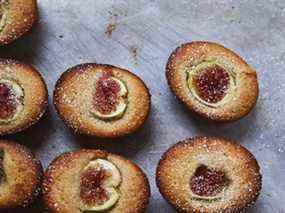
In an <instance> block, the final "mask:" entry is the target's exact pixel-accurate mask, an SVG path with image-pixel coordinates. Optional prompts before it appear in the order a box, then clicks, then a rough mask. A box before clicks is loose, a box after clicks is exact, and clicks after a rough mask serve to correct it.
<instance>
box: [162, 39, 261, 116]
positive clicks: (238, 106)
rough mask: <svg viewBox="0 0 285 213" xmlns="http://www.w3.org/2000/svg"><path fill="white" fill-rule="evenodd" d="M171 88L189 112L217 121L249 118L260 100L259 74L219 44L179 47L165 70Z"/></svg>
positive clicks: (208, 43) (190, 44)
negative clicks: (258, 99) (248, 115)
mask: <svg viewBox="0 0 285 213" xmlns="http://www.w3.org/2000/svg"><path fill="white" fill-rule="evenodd" d="M166 77H167V80H168V84H169V86H170V88H171V90H172V91H173V93H174V94H175V96H176V97H177V98H178V99H179V100H180V101H181V102H182V103H184V104H185V105H186V106H187V108H188V109H189V110H190V111H193V112H196V113H198V114H199V115H201V116H202V117H204V118H207V119H210V120H215V121H235V120H238V119H240V118H242V117H244V116H246V115H247V114H248V113H249V112H250V111H251V109H252V108H253V107H254V105H255V103H256V101H257V98H258V81H257V74H256V72H255V71H254V70H253V69H252V68H251V67H250V66H249V65H248V64H247V63H246V62H245V61H244V60H243V59H242V58H241V57H239V56H238V55H237V54H236V53H234V52H233V51H231V50H229V49H227V48H225V47H223V46H221V45H219V44H216V43H211V42H205V41H196V42H191V43H186V44H183V45H181V46H180V47H178V48H177V49H176V50H175V51H174V52H173V53H172V54H171V56H170V58H169V60H168V63H167V66H166Z"/></svg>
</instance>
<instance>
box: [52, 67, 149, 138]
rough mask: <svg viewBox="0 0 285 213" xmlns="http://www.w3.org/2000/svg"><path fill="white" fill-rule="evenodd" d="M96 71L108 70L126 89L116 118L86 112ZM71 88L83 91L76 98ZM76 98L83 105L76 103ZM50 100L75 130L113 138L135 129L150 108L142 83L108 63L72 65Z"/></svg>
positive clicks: (57, 84)
mask: <svg viewBox="0 0 285 213" xmlns="http://www.w3.org/2000/svg"><path fill="white" fill-rule="evenodd" d="M98 70H105V71H111V72H112V74H113V75H114V76H115V77H118V78H120V79H121V80H123V81H124V83H125V84H126V85H127V87H128V89H129V94H128V101H129V103H128V107H127V110H126V112H125V114H124V116H123V117H122V118H120V119H118V120H115V121H111V122H110V121H102V120H100V119H96V118H94V116H92V115H90V108H91V107H90V104H91V103H92V93H93V91H92V88H93V81H94V79H93V78H94V75H95V74H96V73H97V72H98ZM79 79H80V80H79ZM74 85H76V86H75V87H74ZM77 87H78V88H80V89H78V88H77ZM71 88H72V89H73V90H75V91H78V93H79V92H80V93H81V92H82V91H84V92H85V93H84V95H82V94H81V95H80V96H81V97H79V95H74V94H71ZM130 88H131V89H130ZM65 99H67V100H65ZM70 99H72V100H75V101H74V105H75V106H71V104H70V103H69V101H70ZM78 100H81V103H83V104H78V102H79V101H78ZM53 102H54V105H55V108H56V110H57V112H58V114H59V116H60V118H61V119H62V120H63V121H64V122H65V124H66V125H67V126H69V127H70V128H72V129H73V130H74V131H75V132H77V133H80V134H86V135H91V136H97V137H102V138H116V137H121V136H125V135H128V134H131V133H133V132H135V131H137V130H138V129H139V128H140V127H141V126H142V125H143V124H144V123H145V121H146V119H147V118H148V115H149V112H150V108H151V95H150V92H149V90H148V88H147V86H146V85H145V83H144V82H143V81H142V80H141V79H140V78H139V77H138V76H136V75H135V74H133V73H131V72H130V71H128V70H125V69H122V68H119V67H115V66H112V65H106V64H95V63H87V64H80V65H77V66H75V67H72V68H70V69H68V70H67V71H66V72H64V73H63V74H62V75H61V77H60V78H59V80H58V81H57V83H56V86H55V90H54V98H53ZM79 105H80V106H79Z"/></svg>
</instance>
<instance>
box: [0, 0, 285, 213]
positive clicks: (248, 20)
mask: <svg viewBox="0 0 285 213" xmlns="http://www.w3.org/2000/svg"><path fill="white" fill-rule="evenodd" d="M39 10H40V21H39V23H38V24H37V26H36V27H35V28H34V29H33V30H32V32H31V33H30V34H29V35H27V36H25V37H24V38H22V39H20V40H18V41H17V42H16V43H14V44H12V45H10V46H9V47H7V48H2V49H0V55H1V56H5V57H8V56H11V57H16V58H18V59H20V60H22V61H25V62H28V63H31V64H33V65H35V66H36V67H37V68H38V69H39V70H40V71H41V72H42V74H43V76H44V78H45V80H46V82H47V84H48V89H49V94H50V99H49V102H50V106H49V111H48V114H47V115H46V116H45V118H44V119H43V120H41V122H40V123H39V124H37V125H36V126H35V127H33V128H31V129H29V130H27V131H25V132H24V133H21V134H18V135H16V136H10V137H9V138H12V139H17V140H18V141H22V142H23V143H24V144H26V145H27V146H29V147H30V148H32V149H33V151H34V152H35V153H36V155H37V156H38V157H39V158H40V159H41V161H42V163H43V165H44V167H46V166H47V165H48V164H49V162H50V161H51V160H52V159H53V158H54V157H56V156H58V155H59V154H61V153H63V152H66V151H70V150H75V149H79V148H82V147H94V148H104V149H106V150H108V151H111V152H114V153H118V154H121V155H123V156H125V157H127V158H130V159H132V160H134V161H135V162H136V163H138V164H139V165H140V166H141V167H142V168H143V169H144V171H145V172H146V173H147V175H148V177H149V180H150V183H151V189H152V197H151V200H150V205H149V208H148V211H147V212H152V213H156V212H159V213H160V212H161V213H170V212H174V210H172V208H171V207H170V206H169V205H168V204H167V203H166V202H165V201H164V200H163V199H162V197H161V195H160V194H159V192H158V190H157V188H156V185H155V168H156V165H157V162H158V160H159V158H160V156H161V154H162V153H163V152H164V151H165V150H166V149H167V148H168V147H169V146H171V145H172V144H174V143H176V142H177V141H179V140H181V139H184V138H187V137H191V136H196V135H216V136H226V137H230V138H232V139H235V140H236V141H238V143H240V144H242V145H244V146H245V147H247V148H248V149H250V150H251V151H252V152H253V153H254V155H255V156H256V157H257V159H258V161H259V163H260V166H261V169H262V173H263V189H262V193H261V195H260V198H259V200H258V202H257V204H256V205H255V207H253V208H252V209H251V210H250V211H249V212H252V213H284V212H285V202H284V199H285V181H284V180H285V153H284V150H285V134H284V130H285V121H284V118H285V117H284V115H285V107H284V105H285V99H284V96H285V90H284V87H285V86H284V85H285V84H284V82H285V74H284V68H285V1H281V0H279V1H278V0H262V1H261V0H248V1H245V0H240V1H236V0H231V1H230V0H221V1H211V0H192V1H190V0H180V1H179V0H177V1H174V0H84V1H75V0H74V1H72V0H39ZM106 31H107V32H106ZM192 40H210V41H216V42H219V43H221V44H223V45H225V46H227V47H229V48H231V49H233V50H235V51H236V52H237V53H239V54H240V55H241V56H242V57H243V58H244V59H246V60H247V61H248V62H249V63H250V64H251V65H252V66H253V67H254V68H255V69H256V70H257V72H258V76H259V82H260V97H259V100H258V103H257V106H256V107H255V109H254V110H253V112H252V113H251V114H250V115H249V116H247V117H246V118H244V119H242V120H240V121H238V122H235V123H230V124H214V123H209V122H206V121H203V120H201V119H200V118H198V117H196V116H193V115H191V114H189V113H188V112H187V110H186V109H185V108H184V107H183V106H181V104H179V103H178V101H177V100H175V98H174V97H173V95H172V94H171V93H170V91H169V89H168V86H167V83H166V79H165V75H164V67H165V63H166V61H167V58H168V56H169V54H170V53H171V51H172V50H173V49H174V48H175V47H176V46H178V45H179V44H181V43H183V42H187V41H192ZM84 62H98V63H108V64H113V65H117V66H121V67H123V68H127V69H129V70H132V71H133V72H135V73H136V74H137V75H139V76H140V77H141V78H142V79H143V80H144V81H145V82H146V84H147V85H148V86H149V88H150V90H151V93H152V112H151V115H150V117H149V120H148V121H147V123H146V125H145V126H144V127H143V128H142V129H141V130H140V131H139V132H138V133H136V134H134V135H132V136H129V137H126V138H123V139H119V140H113V141H107V140H100V139H96V138H89V137H84V136H76V135H74V134H72V132H71V131H69V130H68V129H67V128H66V127H65V125H64V124H63V123H62V122H61V121H60V119H59V118H58V116H57V114H56V113H55V111H54V107H53V105H52V92H53V88H54V85H55V82H56V80H57V78H58V77H59V76H60V74H61V73H62V72H63V71H64V70H66V69H67V68H69V67H71V66H73V65H76V64H79V63H84ZM29 212H31V211H29ZM35 212H42V210H41V207H39V208H38V209H37V210H35Z"/></svg>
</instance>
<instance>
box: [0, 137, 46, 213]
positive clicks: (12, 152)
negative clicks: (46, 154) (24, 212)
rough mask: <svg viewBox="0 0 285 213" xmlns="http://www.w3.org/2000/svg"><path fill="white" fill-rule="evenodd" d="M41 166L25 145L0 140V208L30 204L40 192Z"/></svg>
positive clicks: (5, 208) (12, 207)
mask: <svg viewBox="0 0 285 213" xmlns="http://www.w3.org/2000/svg"><path fill="white" fill-rule="evenodd" d="M42 173H43V171H42V166H41V163H40V161H39V160H37V159H36V158H35V157H34V155H33V154H32V153H31V151H30V150H28V149H27V148H26V147H24V146H22V145H20V144H17V143H14V142H11V141H5V140H0V191H1V193H0V210H1V211H2V210H6V211H8V209H9V211H10V210H11V209H16V208H17V209H19V208H23V207H27V206H28V205H30V204H31V203H32V202H33V201H34V200H35V199H36V198H37V196H38V195H39V193H40V192H41V184H42Z"/></svg>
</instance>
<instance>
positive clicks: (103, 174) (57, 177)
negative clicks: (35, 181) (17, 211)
mask: <svg viewBox="0 0 285 213" xmlns="http://www.w3.org/2000/svg"><path fill="white" fill-rule="evenodd" d="M43 190H44V195H43V198H44V203H45V205H46V207H47V209H48V210H49V211H50V212H54V213H57V212H58V213H70V212H72V213H81V212H106V211H108V212H110V213H117V212H118V213H121V212H124V213H139V212H144V211H145V209H146V206H147V204H148V200H149V196H150V187H149V183H148V180H147V177H146V176H145V174H144V173H143V172H142V170H141V169H140V168H139V167H138V166H136V165H135V164H134V163H132V162H131V161H129V160H126V159H124V158H123V157H120V156H118V155H114V154H110V153H107V152H105V151H101V150H79V151H74V152H69V153H65V154H62V155H61V156H59V157H57V158H56V159H55V160H54V161H53V162H52V163H51V164H50V165H49V167H48V169H47V171H46V172H45V178H44V183H43Z"/></svg>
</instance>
